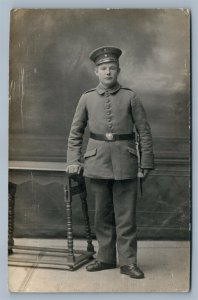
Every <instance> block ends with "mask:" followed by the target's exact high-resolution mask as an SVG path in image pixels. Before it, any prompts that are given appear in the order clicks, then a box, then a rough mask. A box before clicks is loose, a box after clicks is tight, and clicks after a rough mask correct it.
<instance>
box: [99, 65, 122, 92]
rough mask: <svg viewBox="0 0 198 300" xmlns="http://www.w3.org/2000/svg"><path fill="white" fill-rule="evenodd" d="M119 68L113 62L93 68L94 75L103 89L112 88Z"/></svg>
mask: <svg viewBox="0 0 198 300" xmlns="http://www.w3.org/2000/svg"><path fill="white" fill-rule="evenodd" d="M119 72H120V68H119V66H118V64H117V63H115V62H108V63H104V64H101V65H99V66H97V67H96V68H95V74H96V76H98V78H99V81H100V83H102V85H103V86H104V87H107V88H109V87H112V86H113V85H114V84H115V83H116V82H117V78H118V74H119Z"/></svg>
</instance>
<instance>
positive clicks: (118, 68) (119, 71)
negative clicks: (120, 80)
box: [118, 66, 121, 74]
mask: <svg viewBox="0 0 198 300" xmlns="http://www.w3.org/2000/svg"><path fill="white" fill-rule="evenodd" d="M120 71H121V69H120V67H119V66H118V74H120Z"/></svg>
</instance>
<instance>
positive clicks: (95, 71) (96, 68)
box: [94, 66, 98, 76]
mask: <svg viewBox="0 0 198 300" xmlns="http://www.w3.org/2000/svg"><path fill="white" fill-rule="evenodd" d="M94 73H95V74H96V76H98V66H96V67H95V69H94Z"/></svg>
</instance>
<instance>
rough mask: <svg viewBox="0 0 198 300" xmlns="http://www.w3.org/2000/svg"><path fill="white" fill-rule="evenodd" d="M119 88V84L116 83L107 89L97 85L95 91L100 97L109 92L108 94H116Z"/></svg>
mask: <svg viewBox="0 0 198 300" xmlns="http://www.w3.org/2000/svg"><path fill="white" fill-rule="evenodd" d="M120 88H121V86H120V84H119V83H118V82H117V83H116V84H115V85H114V86H113V87H112V88H109V89H105V88H104V87H103V86H102V84H101V83H99V85H98V86H97V87H96V91H97V92H98V94H100V95H102V94H104V93H105V92H107V91H108V92H109V93H110V94H113V93H116V92H117V91H119V89H120Z"/></svg>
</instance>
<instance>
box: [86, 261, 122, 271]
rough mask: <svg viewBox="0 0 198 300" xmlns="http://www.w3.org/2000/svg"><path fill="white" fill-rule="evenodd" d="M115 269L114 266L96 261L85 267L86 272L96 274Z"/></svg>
mask: <svg viewBox="0 0 198 300" xmlns="http://www.w3.org/2000/svg"><path fill="white" fill-rule="evenodd" d="M115 268H116V264H108V263H104V262H102V261H98V260H96V261H95V262H94V263H92V264H90V265H88V266H87V267H86V269H87V271H88V272H97V271H102V270H108V269H115Z"/></svg>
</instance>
